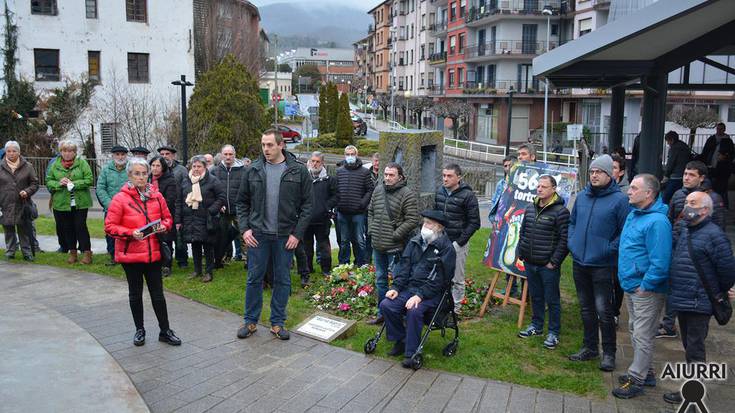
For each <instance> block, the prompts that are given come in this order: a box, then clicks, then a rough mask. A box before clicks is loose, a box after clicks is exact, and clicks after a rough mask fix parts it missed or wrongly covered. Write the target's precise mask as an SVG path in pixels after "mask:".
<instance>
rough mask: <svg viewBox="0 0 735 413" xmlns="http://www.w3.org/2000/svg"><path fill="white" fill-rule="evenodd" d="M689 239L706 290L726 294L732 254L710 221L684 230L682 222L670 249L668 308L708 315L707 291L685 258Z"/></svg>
mask: <svg viewBox="0 0 735 413" xmlns="http://www.w3.org/2000/svg"><path fill="white" fill-rule="evenodd" d="M689 238H691V240H692V252H693V253H694V259H696V260H697V262H698V263H699V266H700V267H701V268H702V271H703V272H704V276H705V277H707V284H709V286H710V288H712V289H716V290H715V291H713V292H714V294H717V293H719V292H724V293H727V290H729V289H730V288H731V287H732V286H733V283H735V271H733V268H735V258H733V255H732V247H731V246H730V240H729V239H728V238H727V236H726V235H725V233H724V232H722V229H720V227H718V226H717V225H716V224H715V223H714V222H712V220H711V219H709V218H707V219H705V220H704V221H702V222H700V223H699V224H697V225H695V226H693V227H687V226H686V224H685V223H684V222H681V223H680V225H679V239H678V241H677V242H676V246H675V247H674V254H673V257H672V258H671V270H670V274H671V275H670V280H669V284H670V286H671V292H670V293H669V302H668V305H669V308H670V309H672V310H676V311H691V312H694V313H702V314H712V305H711V304H710V301H709V297H708V296H707V292H706V291H705V290H704V287H703V286H702V282H701V281H700V279H699V274H697V269H696V267H695V266H694V262H693V261H692V257H691V256H690V255H689V246H688V244H689V242H688V240H689Z"/></svg>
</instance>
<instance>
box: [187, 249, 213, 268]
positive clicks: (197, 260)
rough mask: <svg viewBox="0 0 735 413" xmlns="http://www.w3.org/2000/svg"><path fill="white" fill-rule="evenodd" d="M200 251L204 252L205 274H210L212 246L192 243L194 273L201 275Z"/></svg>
mask: <svg viewBox="0 0 735 413" xmlns="http://www.w3.org/2000/svg"><path fill="white" fill-rule="evenodd" d="M202 250H204V259H205V260H206V265H205V268H204V270H205V272H206V273H207V274H212V272H213V271H214V245H213V244H210V243H208V242H192V243H191V255H192V256H193V257H194V272H195V273H197V274H198V275H201V274H202Z"/></svg>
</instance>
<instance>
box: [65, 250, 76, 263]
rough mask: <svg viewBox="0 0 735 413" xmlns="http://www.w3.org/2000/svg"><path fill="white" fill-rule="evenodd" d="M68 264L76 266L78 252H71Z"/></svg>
mask: <svg viewBox="0 0 735 413" xmlns="http://www.w3.org/2000/svg"><path fill="white" fill-rule="evenodd" d="M66 262H67V263H68V264H76V262H77V250H69V259H68V260H66Z"/></svg>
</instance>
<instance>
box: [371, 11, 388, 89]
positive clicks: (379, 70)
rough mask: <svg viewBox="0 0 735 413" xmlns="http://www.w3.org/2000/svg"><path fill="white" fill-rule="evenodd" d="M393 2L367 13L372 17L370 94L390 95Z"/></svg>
mask: <svg viewBox="0 0 735 413" xmlns="http://www.w3.org/2000/svg"><path fill="white" fill-rule="evenodd" d="M392 4H393V0H386V1H384V2H382V3H380V4H378V5H377V6H375V7H374V8H373V9H372V10H370V11H368V13H369V14H370V15H372V16H373V25H372V27H371V29H372V30H373V33H372V37H373V50H372V54H373V65H372V67H371V72H370V75H369V76H370V77H371V78H372V85H373V87H372V90H371V91H372V92H374V93H375V94H378V95H387V94H389V93H390V81H391V69H392V67H391V51H392V50H393V39H392V37H391V24H392V21H393V15H392V13H393V11H392Z"/></svg>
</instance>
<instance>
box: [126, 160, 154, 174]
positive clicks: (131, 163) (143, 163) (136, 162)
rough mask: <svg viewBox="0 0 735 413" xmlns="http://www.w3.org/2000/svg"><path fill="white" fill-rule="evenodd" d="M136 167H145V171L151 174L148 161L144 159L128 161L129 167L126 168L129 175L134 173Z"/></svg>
mask: <svg viewBox="0 0 735 413" xmlns="http://www.w3.org/2000/svg"><path fill="white" fill-rule="evenodd" d="M135 165H140V166H145V170H146V172H147V173H149V174H150V173H151V166H150V165H149V164H148V161H146V160H145V159H143V158H135V157H133V158H130V159H128V166H127V167H126V170H127V171H128V175H130V174H131V173H132V172H133V168H134V167H135Z"/></svg>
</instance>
